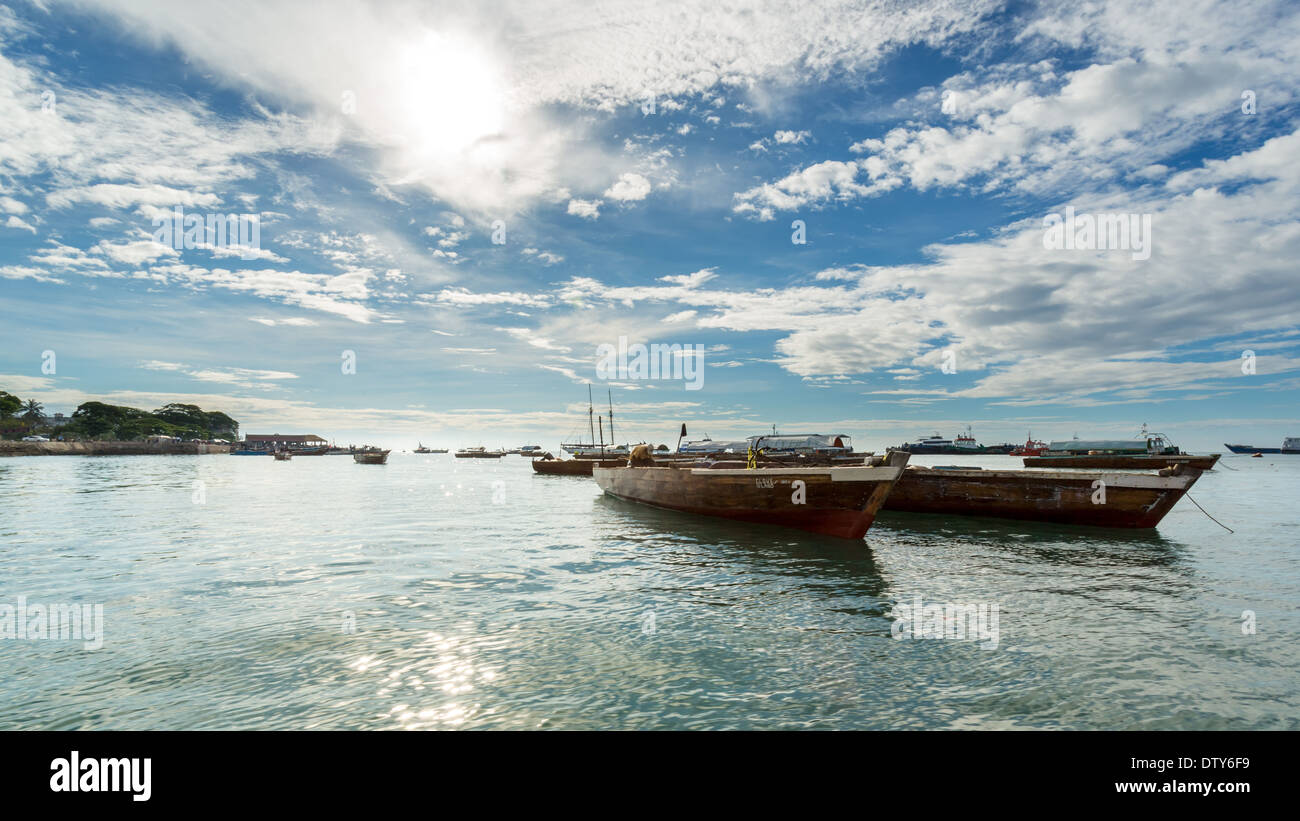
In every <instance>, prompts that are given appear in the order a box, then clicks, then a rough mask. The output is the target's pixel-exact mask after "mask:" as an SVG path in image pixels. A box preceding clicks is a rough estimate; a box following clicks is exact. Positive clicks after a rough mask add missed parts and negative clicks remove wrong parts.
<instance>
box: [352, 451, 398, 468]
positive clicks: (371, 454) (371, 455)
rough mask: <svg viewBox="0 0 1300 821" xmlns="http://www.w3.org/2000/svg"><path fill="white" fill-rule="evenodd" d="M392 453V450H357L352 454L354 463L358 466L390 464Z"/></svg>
mask: <svg viewBox="0 0 1300 821" xmlns="http://www.w3.org/2000/svg"><path fill="white" fill-rule="evenodd" d="M391 452H392V451H391V450H380V449H379V448H366V449H365V450H356V451H353V452H352V461H354V462H356V463H357V464H358V465H383V464H386V463H387V462H388V454H389V453H391Z"/></svg>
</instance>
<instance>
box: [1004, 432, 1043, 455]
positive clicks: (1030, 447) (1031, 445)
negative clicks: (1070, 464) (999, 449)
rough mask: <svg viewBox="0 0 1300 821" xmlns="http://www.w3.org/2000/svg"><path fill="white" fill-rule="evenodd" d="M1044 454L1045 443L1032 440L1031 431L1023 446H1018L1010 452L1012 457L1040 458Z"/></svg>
mask: <svg viewBox="0 0 1300 821" xmlns="http://www.w3.org/2000/svg"><path fill="white" fill-rule="evenodd" d="M1044 453H1047V443H1046V442H1039V441H1038V440H1036V439H1034V434H1033V431H1030V433H1029V438H1028V439H1026V440H1025V443H1024V444H1023V445H1018V446H1017V447H1015V448H1014V449H1012V451H1011V455H1012V456H1042V455H1043V454H1044Z"/></svg>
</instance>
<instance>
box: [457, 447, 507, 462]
mask: <svg viewBox="0 0 1300 821" xmlns="http://www.w3.org/2000/svg"><path fill="white" fill-rule="evenodd" d="M505 455H506V454H505V451H500V450H488V449H487V448H483V447H476V448H462V449H460V450H458V451H456V458H457V459H500V458H501V457H502V456H505Z"/></svg>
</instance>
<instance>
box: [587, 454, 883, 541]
mask: <svg viewBox="0 0 1300 821" xmlns="http://www.w3.org/2000/svg"><path fill="white" fill-rule="evenodd" d="M900 456H901V457H902V458H898V457H895V459H894V464H893V465H890V466H880V467H834V468H832V467H825V468H759V469H755V470H746V469H744V468H740V469H735V468H722V469H717V468H705V467H690V466H680V467H675V466H649V467H602V466H599V465H597V466H596V467H595V468H594V469H593V471H592V476H593V477H594V478H595V480H596V484H597V485H599V486H600V489H601V490H603V491H604V492H605V493H606V494H608V495H610V496H614V497H616V498H619V499H625V500H627V501H632V502H640V503H642V504H646V505H651V506H653V507H659V508H664V509H667V510H677V511H681V512H684V513H695V514H699V515H703V516H713V517H718V518H723V519H732V520H735V521H741V522H750V523H754V524H764V525H777V526H780V527H791V528H797V529H799V530H804V531H807V532H810V533H818V534H821V535H824V536H834V537H837V538H842V539H861V538H862V537H863V536H865V535H866V533H867V530H868V529H870V527H871V523H872V522H873V521H874V520H875V518H876V513H877V511H879V510H880V507H881V505H882V504H884V502H885V498H886V497H887V496H888V495H889V492H890V490H891V489H892V488H893V486H894V483H895V482H896V481H897V480H898V477H899V475H900V474H901V473H902V470H903V465H904V464H906V455H905V454H900ZM796 481H801V482H803V487H802V499H803V501H802V502H800V503H797V502H796V499H798V498H800V497H799V488H798V486H796V485H795V484H794V483H795V482H796Z"/></svg>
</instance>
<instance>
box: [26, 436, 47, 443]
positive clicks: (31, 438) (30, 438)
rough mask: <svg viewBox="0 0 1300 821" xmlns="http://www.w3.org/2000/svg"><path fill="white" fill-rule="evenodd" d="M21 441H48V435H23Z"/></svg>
mask: <svg viewBox="0 0 1300 821" xmlns="http://www.w3.org/2000/svg"><path fill="white" fill-rule="evenodd" d="M23 441H24V442H48V441H50V437H48V436H24V437H23Z"/></svg>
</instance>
